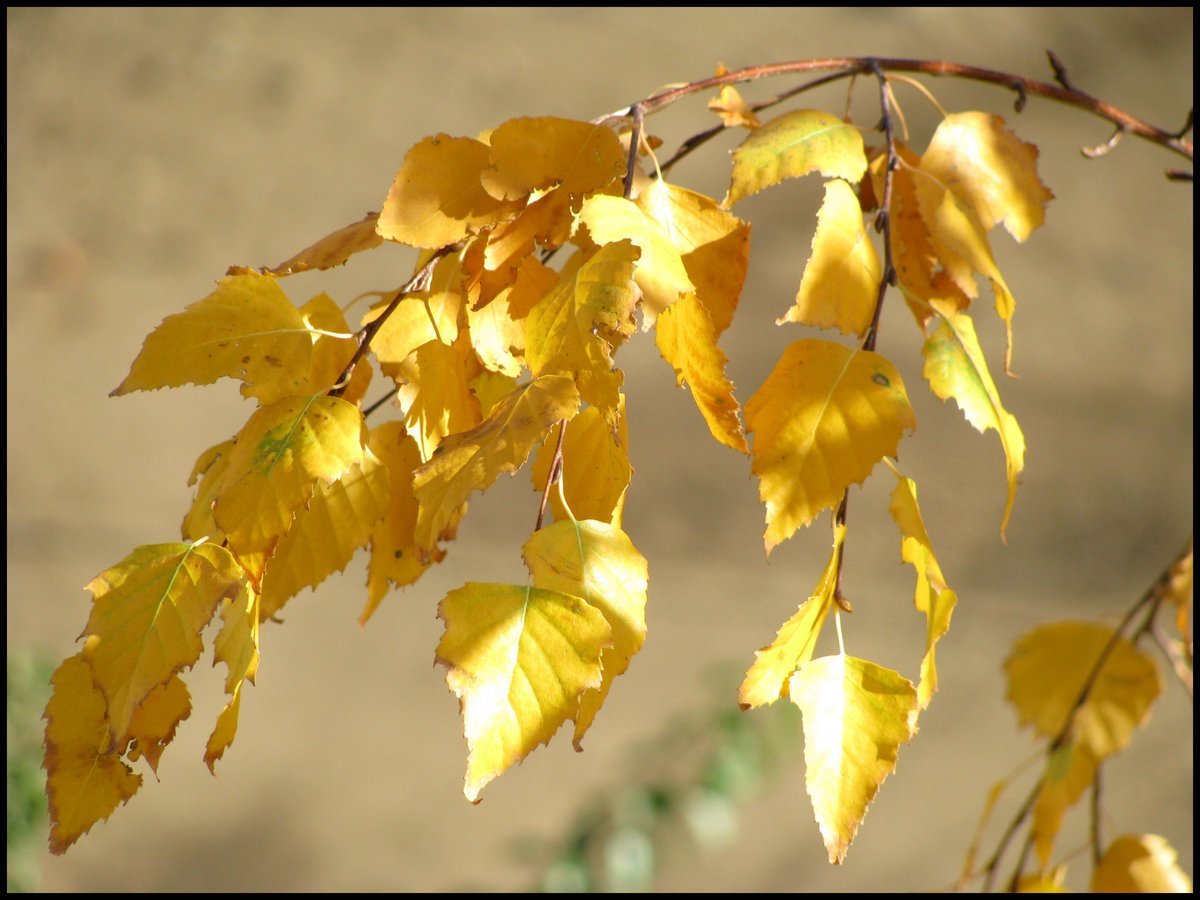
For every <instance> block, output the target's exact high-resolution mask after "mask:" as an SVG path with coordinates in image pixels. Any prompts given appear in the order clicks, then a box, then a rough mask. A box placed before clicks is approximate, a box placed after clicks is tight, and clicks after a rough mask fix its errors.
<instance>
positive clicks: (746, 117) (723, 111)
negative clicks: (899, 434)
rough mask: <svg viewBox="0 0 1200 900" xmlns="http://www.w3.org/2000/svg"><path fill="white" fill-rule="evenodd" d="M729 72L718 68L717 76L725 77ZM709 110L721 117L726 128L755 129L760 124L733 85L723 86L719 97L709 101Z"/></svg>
mask: <svg viewBox="0 0 1200 900" xmlns="http://www.w3.org/2000/svg"><path fill="white" fill-rule="evenodd" d="M727 71H728V69H726V68H725V67H724V66H717V72H716V74H717V75H718V76H720V75H724V74H725V73H726V72H727ZM708 108H709V109H711V110H712V111H713V112H715V113H716V114H717V115H718V116H720V117H721V122H722V123H723V124H724V125H725V127H726V128H736V127H738V126H741V127H743V128H752V129H753V128H757V127H758V126H759V124H760V123H759V121H758V116H756V115H755V114H754V110H753V109H752V108H751V107H750V105H749V104H748V103H746V101H745V100H743V99H742V95H741V94H740V93H738V89H737V88H736V87H734V86H733V85H732V84H726V85H723V86H722V87H721V89H720V90H719V91H718V92H717V96H715V97H713V98H712V99H711V100H709V101H708Z"/></svg>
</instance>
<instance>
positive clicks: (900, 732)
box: [789, 655, 917, 864]
mask: <svg viewBox="0 0 1200 900" xmlns="http://www.w3.org/2000/svg"><path fill="white" fill-rule="evenodd" d="M789 690H790V692H791V699H792V702H793V703H795V704H796V705H797V706H798V707H800V710H801V712H803V714H804V766H805V776H804V778H805V784H806V786H807V788H808V795H809V798H810V799H811V800H812V804H813V810H814V812H815V813H816V816H817V824H818V825H819V826H820V828H821V836H822V837H823V838H824V840H825V849H826V850H827V851H828V853H829V861H830V862H831V863H834V864H841V862H842V861H843V860H844V859H845V858H846V851H847V850H849V848H850V843H851V841H853V840H854V836H855V834H857V833H858V826H859V825H860V824H861V823H862V820H863V816H865V815H866V814H867V806H868V805H869V804H870V802H871V800H873V799H874V797H875V794H876V793H877V792H878V791H879V786H880V785H881V784H882V783H883V780H884V779H885V778H887V777H888V775H890V774H891V773H892V772H893V771H894V770H895V768H896V756H897V754H898V753H899V750H900V747H901V745H902V744H906V743H907V742H908V741H909V740H911V739H912V737H913V736H914V735H915V734H916V732H917V727H916V720H917V691H916V688H914V687H913V685H912V683H911V682H910V681H909V680H908V679H907V678H905V677H904V676H902V675H899V674H898V673H896V672H893V671H891V670H890V669H885V668H883V667H882V666H878V665H876V664H875V663H872V662H868V661H867V660H865V659H856V658H854V657H849V656H841V655H839V656H823V657H821V658H819V659H814V660H812V661H810V662H809V663H807V664H806V665H804V666H803V667H802V668H801V669H800V670H799V671H798V672H796V674H795V675H793V676H792V680H791V683H790V685H789Z"/></svg>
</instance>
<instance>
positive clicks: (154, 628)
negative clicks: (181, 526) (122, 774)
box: [83, 543, 244, 746]
mask: <svg viewBox="0 0 1200 900" xmlns="http://www.w3.org/2000/svg"><path fill="white" fill-rule="evenodd" d="M243 577H244V576H243V573H242V570H241V568H240V567H239V566H238V564H237V562H236V561H235V560H234V558H233V556H232V555H231V554H230V552H229V551H228V550H226V549H225V548H223V547H218V546H215V545H213V544H211V543H205V544H198V545H197V544H153V545H147V546H143V547H138V548H137V549H136V550H134V551H133V552H132V553H131V554H129V556H127V557H126V558H125V559H123V560H122V561H121V562H120V563H118V564H117V565H115V566H113V567H112V568H111V569H106V570H105V571H103V572H101V573H100V574H99V575H97V576H96V577H95V578H94V579H92V581H91V583H90V584H88V586H87V589H88V590H90V591H91V592H92V596H93V605H92V614H91V616H90V617H89V618H88V623H87V627H86V628H85V629H84V635H85V636H87V637H88V641H87V643H86V645H85V648H84V651H83V657H84V660H85V661H86V662H87V663H88V665H89V666H90V667H91V670H92V676H93V679H94V680H95V683H96V686H97V687H98V688H99V689H100V690H101V691H102V692H103V694H104V698H105V700H106V701H107V703H108V723H109V730H110V731H111V733H112V739H113V745H114V746H122V745H123V742H124V741H125V739H126V738H127V736H128V734H129V727H130V721H131V720H132V718H133V714H134V712H135V711H136V710H137V708H138V707H139V706H140V705H141V704H142V702H143V701H144V700H145V699H146V697H147V695H148V694H149V693H150V692H151V691H153V690H154V689H155V688H156V687H158V686H159V685H160V684H163V683H165V682H166V681H167V680H168V679H169V678H170V677H171V676H172V675H174V674H175V673H177V672H179V671H180V670H181V669H186V668H190V667H191V666H192V665H194V664H195V662H196V660H197V659H199V657H200V651H201V650H202V649H203V644H202V643H201V641H200V632H201V631H203V630H204V626H206V625H207V624H208V621H209V620H210V619H211V618H212V617H213V613H215V612H216V609H217V604H218V603H220V602H221V600H222V599H223V598H224V597H229V596H232V595H233V594H235V593H236V592H237V590H238V588H239V586H240V585H241V583H242V579H243Z"/></svg>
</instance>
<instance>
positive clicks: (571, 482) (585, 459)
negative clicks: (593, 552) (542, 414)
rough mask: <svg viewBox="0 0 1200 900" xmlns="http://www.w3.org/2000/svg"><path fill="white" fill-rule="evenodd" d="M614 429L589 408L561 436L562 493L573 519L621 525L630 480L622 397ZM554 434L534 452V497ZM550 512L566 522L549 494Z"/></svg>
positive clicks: (542, 481) (547, 474) (545, 474)
mask: <svg viewBox="0 0 1200 900" xmlns="http://www.w3.org/2000/svg"><path fill="white" fill-rule="evenodd" d="M617 417H618V418H617V421H618V425H617V430H616V431H615V432H614V431H613V429H612V427H611V426H610V425H609V424H608V422H607V421H606V419H605V418H604V415H603V413H601V411H600V410H599V409H597V408H596V407H594V406H589V407H588V408H587V409H585V410H584V411H583V412H581V413H579V415H577V416H576V417H575V418H574V419H572V420H571V426H570V427H569V428H568V429H567V433H566V435H564V437H563V448H562V456H563V469H562V473H561V477H562V487H563V494H564V495H565V496H566V498H567V505H568V506H570V508H571V512H572V513H573V514H574V516H575V518H576V519H595V520H597V521H600V522H609V523H611V524H613V525H615V526H617V527H618V528H619V527H620V525H621V506H622V502H623V500H624V497H625V489H626V488H627V487H628V486H629V481H630V479H631V478H632V476H633V467H632V466H631V465H630V464H629V434H628V429H627V428H626V424H625V397H624V395H622V396H621V401H620V404H619V406H618V408H617ZM556 439H557V435H556V433H555V432H551V434H550V436H549V437H548V438H547V440H546V442H545V443H543V444H542V446H541V448H540V449H539V450H538V454H537V457H536V458H535V459H534V462H533V466H532V467H531V471H530V478H531V480H532V481H533V489H534V490H535V491H538V492H539V493H540V492H541V491H542V490H543V488H545V486H546V480H547V479H548V478H549V477H550V466H551V463H552V462H553V458H554V448H555V445H556V443H557V440H556ZM550 509H551V511H552V512H553V513H554V519H555V521H559V522H561V521H563V520H564V519H567V518H570V517H569V516H568V515H567V511H566V510H565V509H564V508H563V505H562V501H561V500H560V499H559V498H558V492H557V491H554V490H552V491H551V492H550Z"/></svg>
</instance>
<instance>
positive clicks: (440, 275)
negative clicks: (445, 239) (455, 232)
mask: <svg viewBox="0 0 1200 900" xmlns="http://www.w3.org/2000/svg"><path fill="white" fill-rule="evenodd" d="M462 278H463V254H461V253H459V254H453V255H450V256H444V257H442V258H441V259H440V260H438V261H437V263H436V264H434V267H433V273H432V274H431V275H430V278H429V287H428V288H426V289H425V290H423V291H417V292H414V293H412V294H409V295H408V296H407V297H405V298H404V299H403V300H401V301H400V304H399V305H398V306H397V307H396V308H395V309H394V310H393V311H392V314H391V315H390V316H388V319H387V321H386V322H384V323H383V324H382V325H381V326H379V330H378V331H377V332H375V336H374V337H373V338H372V339H371V352H372V353H374V354H375V358H376V359H378V360H379V361H380V363H402V362H404V360H405V359H407V358H408V356H409V354H411V353H412V352H413V351H414V350H416V349H417V348H418V347H420V346H421V345H422V344H428V343H429V342H430V341H440V342H441V343H443V344H447V345H450V344H453V343H454V342H455V340H457V338H458V320H459V314H460V311H461V309H462V305H463V286H462ZM391 300H392V297H391V296H390V295H389V296H388V297H387V299H386V300H384V301H383V302H381V303H378V304H376V305H375V306H374V307H373V308H372V309H371V311H370V312H368V313H367V315H366V316H364V317H363V324H364V325H366V324H368V323H370V322H373V321H374V320H375V319H377V318H378V317H379V316H380V315H381V314H382V313H383V311H384V309H386V308H387V306H388V305H389V304H390V303H391Z"/></svg>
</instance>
